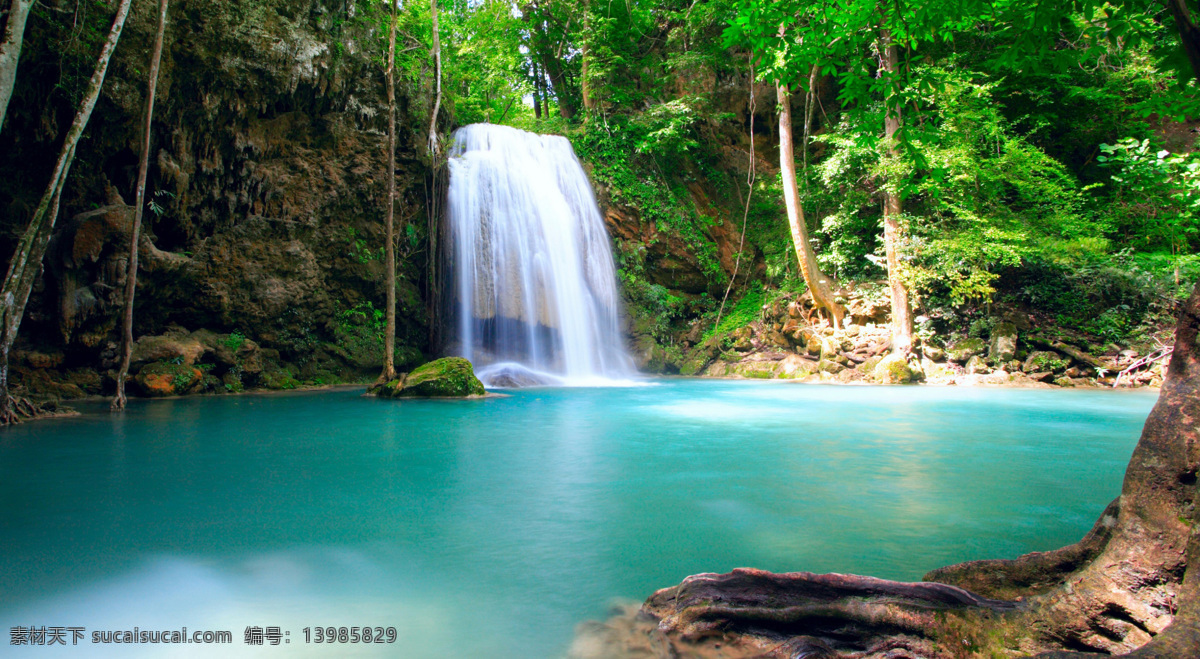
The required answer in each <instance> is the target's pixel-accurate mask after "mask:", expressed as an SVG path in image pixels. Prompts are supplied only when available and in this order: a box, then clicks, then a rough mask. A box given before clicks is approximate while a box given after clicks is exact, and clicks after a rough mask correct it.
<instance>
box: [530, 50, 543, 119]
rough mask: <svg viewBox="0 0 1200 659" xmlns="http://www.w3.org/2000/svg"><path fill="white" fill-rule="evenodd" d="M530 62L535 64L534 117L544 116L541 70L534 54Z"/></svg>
mask: <svg viewBox="0 0 1200 659" xmlns="http://www.w3.org/2000/svg"><path fill="white" fill-rule="evenodd" d="M529 63H530V64H531V65H533V117H534V118H535V119H541V118H542V82H541V80H540V76H541V73H540V72H539V69H538V65H537V59H536V58H534V57H533V56H532V55H531V56H530V58H529Z"/></svg>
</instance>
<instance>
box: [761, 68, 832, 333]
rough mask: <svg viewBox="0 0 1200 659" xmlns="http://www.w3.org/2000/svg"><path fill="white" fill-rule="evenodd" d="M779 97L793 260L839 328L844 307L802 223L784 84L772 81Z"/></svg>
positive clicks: (781, 163) (815, 298)
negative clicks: (796, 262)
mask: <svg viewBox="0 0 1200 659" xmlns="http://www.w3.org/2000/svg"><path fill="white" fill-rule="evenodd" d="M775 89H776V96H777V98H778V100H779V167H780V169H781V170H782V175H783V200H784V204H785V205H786V206H787V215H788V224H789V225H790V226H791V229H792V245H793V246H794V247H795V250H796V259H797V260H798V261H799V262H800V273H801V274H802V275H803V276H804V283H805V284H806V285H807V286H808V290H809V291H810V292H811V293H812V297H813V302H814V303H815V304H816V305H817V307H819V308H824V309H825V310H827V311H828V312H829V317H830V320H831V322H832V323H833V326H834V327H835V328H836V327H841V326H842V318H843V317H844V316H845V315H846V310H845V309H843V308H842V305H840V304H838V303H837V301H836V300H835V299H834V297H833V292H832V290H831V287H830V285H829V279H828V278H827V277H826V276H825V275H824V274H822V272H821V269H820V267H819V266H818V265H817V257H816V254H814V253H813V248H812V244H811V243H809V242H808V227H807V226H806V225H805V220H804V209H803V208H801V206H800V191H799V189H798V188H797V187H796V155H795V153H794V151H793V147H792V102H791V98H790V94H789V92H788V89H787V87H786V86H785V85H784V84H783V83H782V82H778V81H777V82H776V83H775Z"/></svg>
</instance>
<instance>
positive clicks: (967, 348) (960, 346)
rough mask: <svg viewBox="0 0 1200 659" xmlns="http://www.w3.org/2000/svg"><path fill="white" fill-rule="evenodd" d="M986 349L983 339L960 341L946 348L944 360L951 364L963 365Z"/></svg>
mask: <svg viewBox="0 0 1200 659" xmlns="http://www.w3.org/2000/svg"><path fill="white" fill-rule="evenodd" d="M986 349H987V345H986V344H985V343H984V342H983V339H978V338H969V339H960V340H958V341H955V342H954V343H952V344H950V346H949V347H948V348H946V358H947V359H949V360H950V361H952V362H957V363H959V364H965V363H967V361H968V360H970V359H971V358H972V357H974V356H976V355H980V354H983V351H984V350H986Z"/></svg>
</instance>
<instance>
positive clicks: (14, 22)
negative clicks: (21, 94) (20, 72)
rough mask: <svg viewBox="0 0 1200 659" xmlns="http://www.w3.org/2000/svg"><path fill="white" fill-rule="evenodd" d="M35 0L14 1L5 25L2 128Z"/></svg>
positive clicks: (0, 56)
mask: <svg viewBox="0 0 1200 659" xmlns="http://www.w3.org/2000/svg"><path fill="white" fill-rule="evenodd" d="M32 8H33V0H12V4H11V5H10V6H9V9H8V21H7V22H6V23H5V24H4V40H3V41H0V128H3V127H4V116H5V115H6V114H8V102H9V101H10V100H12V93H13V86H14V85H15V84H16V81H17V64H18V63H19V62H20V61H21V46H22V45H23V44H24V42H25V23H26V22H27V21H28V19H29V10H30V9H32Z"/></svg>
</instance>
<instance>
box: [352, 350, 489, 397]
mask: <svg viewBox="0 0 1200 659" xmlns="http://www.w3.org/2000/svg"><path fill="white" fill-rule="evenodd" d="M368 393H372V394H375V395H376V396H381V397H383V398H466V397H468V396H483V395H485V394H486V393H487V390H485V389H484V388H483V383H482V382H480V381H479V378H477V377H475V371H474V370H472V368H471V362H469V361H467V360H466V359H463V358H462V357H443V358H441V359H435V360H434V361H431V362H429V363H428V364H424V365H422V366H418V367H417V368H415V369H413V371H412V372H411V373H408V374H406V375H401V376H400V377H398V378H396V379H395V380H392V381H391V382H387V383H385V384H381V385H376V386H374V387H371V388H370V389H369V390H368Z"/></svg>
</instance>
